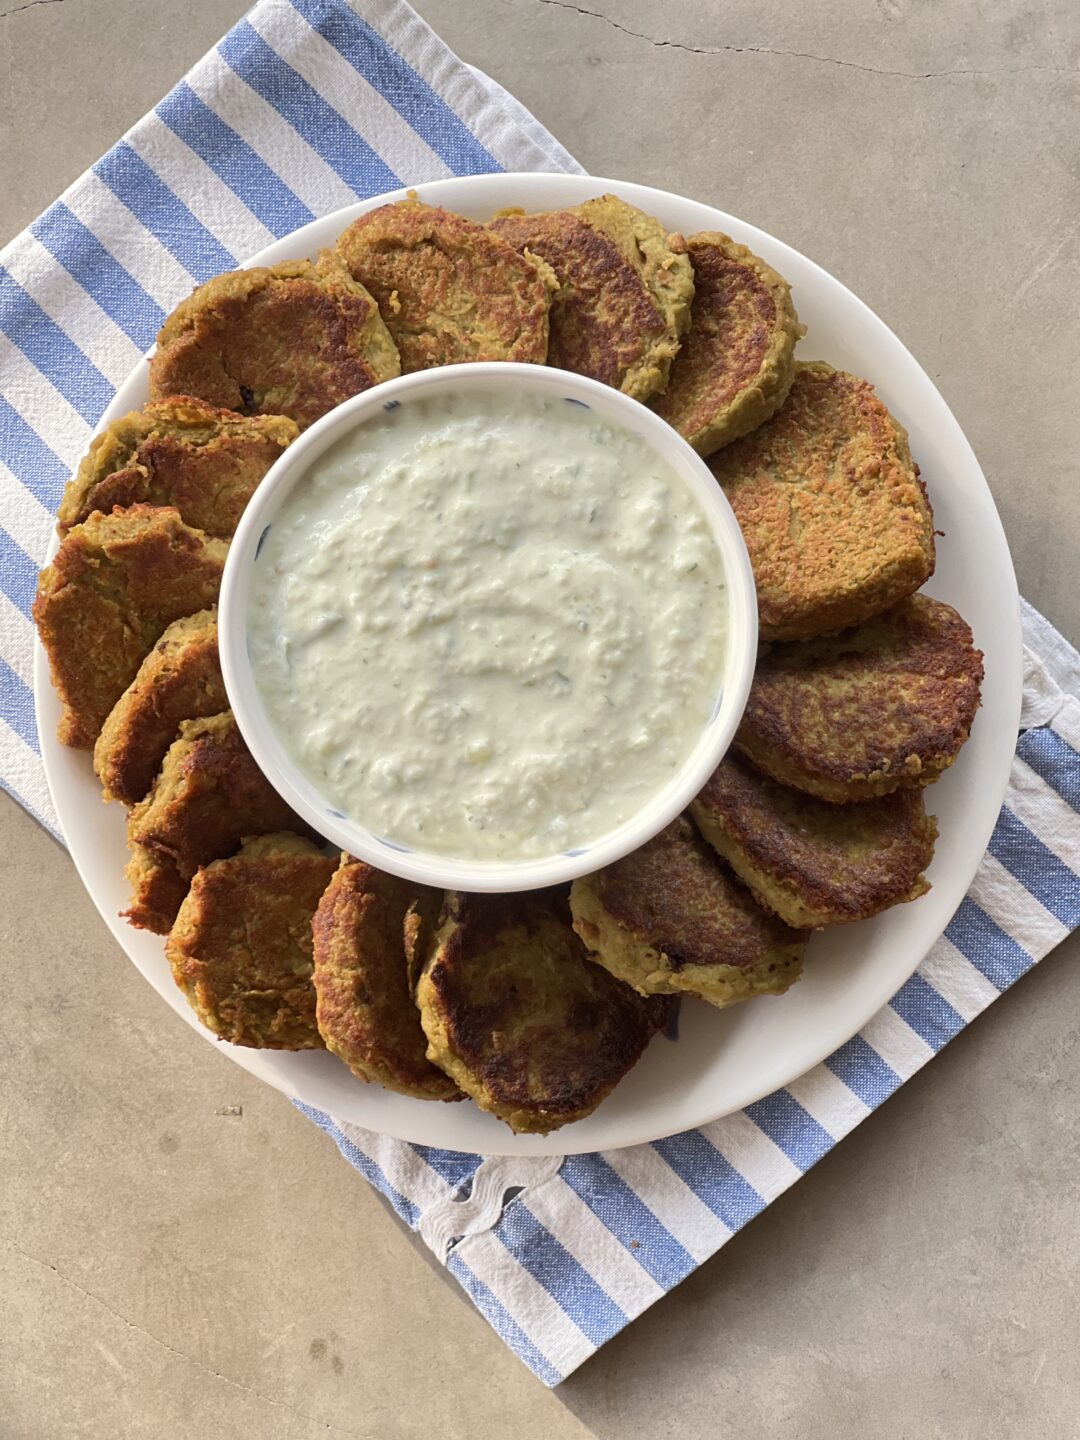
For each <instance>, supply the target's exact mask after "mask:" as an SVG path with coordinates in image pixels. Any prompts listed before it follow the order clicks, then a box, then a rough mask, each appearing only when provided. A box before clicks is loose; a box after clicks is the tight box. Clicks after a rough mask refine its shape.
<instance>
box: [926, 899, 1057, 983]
mask: <svg viewBox="0 0 1080 1440" xmlns="http://www.w3.org/2000/svg"><path fill="white" fill-rule="evenodd" d="M945 937H946V939H948V940H951V941H952V943H953V944H954V945H955V946H956V948H957V949H958V950H959V951H960V953H961V955H965V956H966V957H967V958H968V959H969V960H970V961H971V963H972V964H973V965H974V966H975V967H976V969H978V970H981V971H982V973H983V974H984V975H985V976H986V978H987V979H988V980H989V981H990V983H991V984H992V985H996V986H997V988H998V989H999V990H1007V989H1008V987H1009V986H1010V985H1011V984H1012V983H1013V981H1014V980H1019V978H1020V976H1021V975H1023V974H1025V973H1026V972H1027V971H1028V970H1030V969H1031V967H1032V965H1033V964H1034V963H1035V962H1034V960H1032V958H1031V956H1030V955H1029V954H1028V952H1027V951H1026V950H1025V949H1023V947H1022V946H1020V945H1018V944H1017V943H1016V941H1015V940H1014V939H1013V938H1012V937H1011V936H1010V935H1006V934H1005V931H1004V930H1002V928H1001V926H1000V925H998V924H997V923H996V922H995V921H994V920H991V918H990V916H989V915H987V913H986V911H985V910H983V909H982V908H981V907H980V906H978V905H976V903H975V901H974V900H972V898H971V896H970V895H965V896H964V898H963V900H961V902H960V908H959V909H958V910H957V912H956V914H955V915H954V916H953V918H952V919H951V920H950V921H949V923H948V925H947V926H946V927H945Z"/></svg>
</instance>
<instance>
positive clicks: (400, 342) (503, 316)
mask: <svg viewBox="0 0 1080 1440" xmlns="http://www.w3.org/2000/svg"><path fill="white" fill-rule="evenodd" d="M337 251H338V254H339V255H340V256H341V258H342V260H343V261H344V262H345V264H346V265H347V266H348V268H349V270H350V272H351V273H352V274H353V275H354V276H355V278H356V279H357V280H359V281H360V283H361V284H363V285H365V286H366V287H367V288H368V290H370V291H371V293H372V295H374V296H375V299H376V300H377V301H378V304H379V310H380V313H381V314H382V317H383V319H384V320H385V321H386V325H387V328H388V329H389V331H390V334H391V335H392V336H393V338H394V342H395V344H396V345H397V347H398V350H399V351H400V353H401V370H402V373H403V374H405V375H408V374H409V373H410V371H413V370H426V369H428V368H429V367H430V366H432V365H455V364H459V363H460V362H462V361H466V360H522V361H530V362H532V363H534V364H537V365H542V364H543V363H544V361H545V359H546V358H547V350H548V309H549V306H550V304H551V295H552V292H553V291H554V289H555V288H556V282H555V278H554V276H553V275H552V273H551V270H550V268H549V267H548V266H547V265H545V264H544V263H543V261H541V260H536V259H533V258H532V257H530V256H528V255H519V254H518V253H517V251H516V250H515V249H514V247H513V246H512V245H511V244H510V243H509V242H508V241H506V240H503V239H502V238H501V237H500V236H498V235H494V234H492V233H491V232H490V231H489V230H486V229H485V228H484V227H483V226H482V225H475V224H474V223H473V222H472V221H471V220H466V219H465V218H464V216H462V215H454V214H452V213H451V212H450V211H448V210H442V209H439V208H438V207H433V206H431V205H423V204H421V203H420V202H419V201H418V200H399V201H398V202H397V203H396V204H392V205H381V206H380V207H379V208H378V209H377V210H371V211H369V212H368V214H366V215H361V216H360V218H359V219H358V220H354V221H353V223H352V224H351V225H350V226H349V228H348V229H347V230H346V231H345V233H344V234H343V235H341V236H340V237H339V239H338V242H337Z"/></svg>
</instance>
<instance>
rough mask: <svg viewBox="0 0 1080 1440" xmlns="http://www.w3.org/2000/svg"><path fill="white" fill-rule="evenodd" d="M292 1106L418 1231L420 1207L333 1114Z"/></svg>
mask: <svg viewBox="0 0 1080 1440" xmlns="http://www.w3.org/2000/svg"><path fill="white" fill-rule="evenodd" d="M292 1103H293V1104H294V1105H295V1106H296V1108H297V1110H299V1111H300V1112H301V1114H303V1115H306V1116H307V1117H308V1119H309V1120H313V1121H314V1122H315V1124H316V1125H318V1127H319V1129H320V1130H322V1131H323V1132H324V1133H325V1134H327V1135H329V1136H330V1139H331V1140H333V1142H334V1144H335V1145H336V1146H337V1148H338V1149H339V1150H340V1151H341V1154H342V1155H343V1156H344V1158H345V1159H346V1160H347V1161H348V1162H349V1164H350V1165H352V1166H353V1167H354V1169H356V1170H359V1171H360V1174H361V1175H363V1177H364V1179H365V1180H368V1181H370V1182H371V1184H372V1185H374V1186H375V1188H376V1190H380V1191H381V1192H382V1193H383V1194H384V1195H385V1196H386V1198H387V1200H389V1201H390V1204H391V1205H393V1207H394V1209H395V1210H396V1211H397V1213H398V1214H399V1215H400V1216H401V1218H402V1220H404V1221H405V1223H406V1224H407V1225H411V1226H412V1227H413V1228H414V1229H415V1228H416V1224H417V1222H418V1221H419V1219H420V1211H419V1208H418V1207H417V1206H416V1205H414V1204H413V1202H412V1201H411V1200H410V1199H408V1197H407V1196H405V1195H402V1193H401V1191H400V1190H397V1189H395V1188H394V1186H393V1185H391V1184H390V1181H389V1180H388V1179H387V1178H386V1176H385V1175H384V1174H383V1172H382V1169H381V1168H380V1166H378V1165H377V1164H376V1163H375V1161H374V1160H372V1158H371V1156H370V1155H365V1154H364V1152H363V1151H362V1150H360V1149H359V1148H358V1147H357V1146H355V1145H354V1144H353V1142H352V1141H351V1140H350V1139H348V1137H347V1136H346V1135H344V1134H343V1133H342V1131H340V1130H339V1129H338V1127H337V1126H336V1125H335V1124H334V1122H333V1120H331V1119H330V1116H329V1115H324V1114H323V1113H322V1111H321V1110H315V1109H313V1108H312V1107H311V1106H310V1105H305V1104H303V1103H302V1101H300V1100H294V1101H293V1102H292Z"/></svg>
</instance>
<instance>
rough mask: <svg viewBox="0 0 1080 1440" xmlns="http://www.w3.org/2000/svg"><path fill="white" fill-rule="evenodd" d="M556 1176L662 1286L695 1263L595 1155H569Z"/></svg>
mask: <svg viewBox="0 0 1080 1440" xmlns="http://www.w3.org/2000/svg"><path fill="white" fill-rule="evenodd" d="M559 1175H560V1176H561V1178H562V1179H563V1180H565V1181H566V1183H567V1185H569V1186H570V1188H571V1190H573V1192H574V1194H575V1195H577V1196H578V1197H579V1198H580V1199H581V1200H582V1201H583V1202H584V1203H585V1204H586V1205H587V1206H588V1207H589V1209H590V1210H591V1211H592V1212H593V1214H594V1215H595V1216H596V1217H597V1218H598V1219H599V1220H601V1221H602V1222H603V1223H604V1225H605V1226H606V1227H607V1228H608V1229H609V1230H610V1231H611V1233H612V1235H614V1237H615V1239H616V1240H618V1242H619V1243H620V1245H623V1246H624V1247H625V1248H626V1250H627V1251H628V1252H629V1253H630V1254H631V1255H632V1256H633V1257H634V1259H635V1260H636V1261H637V1262H638V1264H639V1265H640V1266H641V1268H642V1269H643V1270H644V1271H645V1272H646V1273H647V1274H648V1275H651V1276H652V1278H653V1279H654V1280H655V1281H656V1283H657V1284H658V1285H660V1286H661V1287H662V1288H663V1289H664V1290H670V1289H671V1288H672V1286H673V1285H677V1284H678V1283H679V1281H680V1280H684V1279H685V1278H686V1276H687V1275H689V1274H690V1272H691V1270H693V1269H694V1268H695V1266H696V1265H697V1261H696V1260H695V1259H694V1257H693V1256H692V1255H691V1254H690V1252H689V1250H687V1249H686V1248H685V1247H684V1246H682V1245H680V1244H679V1242H678V1240H676V1239H675V1237H674V1235H672V1234H671V1233H670V1232H669V1231H668V1230H667V1229H666V1228H665V1226H663V1225H662V1224H661V1223H660V1221H659V1220H658V1219H657V1218H656V1216H655V1215H654V1214H653V1212H652V1211H651V1210H650V1209H649V1207H648V1206H647V1205H646V1204H645V1202H644V1201H643V1200H642V1199H641V1197H640V1196H639V1195H638V1194H637V1193H636V1192H635V1191H634V1190H631V1188H630V1186H629V1185H627V1183H626V1181H625V1180H624V1179H623V1178H622V1176H621V1175H617V1174H616V1173H615V1171H614V1170H613V1169H612V1168H611V1166H610V1165H609V1164H608V1163H607V1161H606V1160H604V1159H603V1157H602V1156H600V1155H568V1156H567V1157H566V1159H565V1160H564V1161H563V1164H562V1168H561V1169H560V1171H559Z"/></svg>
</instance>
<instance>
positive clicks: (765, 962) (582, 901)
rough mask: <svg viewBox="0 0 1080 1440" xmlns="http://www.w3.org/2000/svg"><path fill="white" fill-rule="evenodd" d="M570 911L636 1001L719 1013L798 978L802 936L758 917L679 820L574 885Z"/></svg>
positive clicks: (744, 893) (745, 893)
mask: <svg viewBox="0 0 1080 1440" xmlns="http://www.w3.org/2000/svg"><path fill="white" fill-rule="evenodd" d="M570 908H571V910H572V911H573V915H574V929H575V930H576V931H577V933H578V934H579V935H580V936H581V938H582V940H584V942H585V944H586V946H587V948H588V950H589V952H590V954H591V955H592V958H593V959H594V960H596V961H597V962H598V963H599V964H600V965H603V966H604V968H605V969H607V970H610V971H611V973H612V974H613V975H614V976H615V977H616V978H617V979H619V980H623V981H625V982H626V984H628V985H632V986H633V987H634V989H635V990H638V991H640V992H641V994H643V995H677V994H687V995H696V996H698V997H699V998H700V999H702V1000H707V1001H708V1002H709V1004H710V1005H716V1006H718V1007H719V1008H721V1009H723V1008H724V1007H725V1006H728V1005H734V1004H737V1003H738V1002H739V1001H740V1000H750V999H752V998H753V997H754V996H755V995H782V994H783V992H784V991H785V990H787V989H788V987H789V986H790V985H792V984H794V982H795V981H796V980H798V978H799V976H800V975H801V973H802V959H803V951H804V949H805V948H806V934H805V933H804V932H803V931H800V930H797V929H789V927H788V926H787V925H785V924H783V922H782V921H780V920H778V919H777V918H776V917H775V916H774V915H773V914H771V913H770V912H768V911H765V910H762V909H761V907H760V906H759V905H757V904H756V903H755V901H754V898H753V896H752V895H751V894H750V892H749V890H747V889H746V888H745V887H744V886H742V885H740V884H739V883H738V881H736V880H735V879H734V878H733V876H732V875H731V874H730V873H729V871H728V869H727V867H726V866H725V865H723V864H721V862H720V861H719V860H718V859H717V856H716V853H715V852H714V851H713V850H712V849H711V848H710V847H709V846H708V845H706V844H705V842H704V841H703V840H702V839H701V838H700V836H699V835H698V833H697V831H696V830H695V829H694V827H693V825H691V824H690V821H689V820H687V819H686V817H685V816H679V817H678V818H677V819H676V820H674V821H672V823H671V824H670V825H668V826H667V827H666V829H664V830H661V832H660V833H659V835H657V836H655V837H654V838H653V839H652V840H650V841H649V842H648V844H646V845H643V846H641V848H640V849H638V850H635V851H633V852H632V853H631V854H629V855H626V856H624V857H623V858H622V859H621V860H617V861H616V862H615V863H614V864H613V865H609V866H607V867H606V869H604V870H599V871H597V872H596V873H595V874H593V875H586V876H584V877H582V878H581V879H579V880H575V881H574V884H573V886H572V888H571V891H570Z"/></svg>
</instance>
